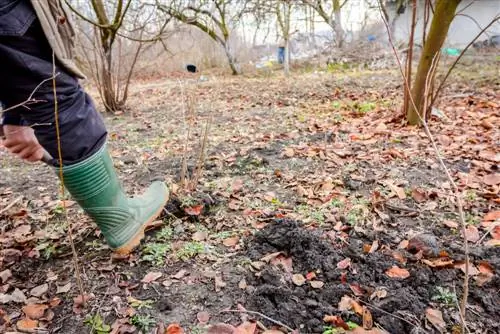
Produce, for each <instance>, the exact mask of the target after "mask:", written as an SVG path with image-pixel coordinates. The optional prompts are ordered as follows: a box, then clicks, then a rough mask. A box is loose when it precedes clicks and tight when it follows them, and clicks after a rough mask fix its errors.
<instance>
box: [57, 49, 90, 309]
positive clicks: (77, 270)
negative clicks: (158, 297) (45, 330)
mask: <svg viewBox="0 0 500 334" xmlns="http://www.w3.org/2000/svg"><path fill="white" fill-rule="evenodd" d="M55 70H56V56H55V53H54V51H52V71H53V76H52V89H53V93H54V119H55V127H56V136H57V152H58V155H59V157H58V158H59V177H60V179H61V195H62V198H64V176H63V159H62V148H61V134H60V131H59V108H58V107H59V105H58V102H57V87H56V75H55ZM62 207H63V211H64V213H65V219H66V222H67V223H68V236H69V243H70V245H71V251H72V253H73V263H74V266H75V278H76V282H77V284H78V288H79V290H80V294H81V296H82V306H83V307H85V295H84V290H83V282H82V278H81V276H80V266H79V264H78V254H77V252H76V248H75V243H74V241H73V224H71V222H70V221H69V218H68V210H67V208H66V201H62Z"/></svg>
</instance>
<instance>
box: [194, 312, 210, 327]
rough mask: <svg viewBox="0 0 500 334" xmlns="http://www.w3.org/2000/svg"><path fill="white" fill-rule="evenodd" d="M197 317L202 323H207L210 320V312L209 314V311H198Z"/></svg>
mask: <svg viewBox="0 0 500 334" xmlns="http://www.w3.org/2000/svg"><path fill="white" fill-rule="evenodd" d="M196 319H198V321H199V322H200V323H202V324H206V323H207V322H208V320H210V314H208V312H205V311H202V312H198V314H197V315H196Z"/></svg>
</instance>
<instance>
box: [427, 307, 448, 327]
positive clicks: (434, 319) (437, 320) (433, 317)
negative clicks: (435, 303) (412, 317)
mask: <svg viewBox="0 0 500 334" xmlns="http://www.w3.org/2000/svg"><path fill="white" fill-rule="evenodd" d="M425 317H426V318H427V320H429V322H430V323H431V324H433V325H434V326H435V327H436V328H437V329H438V330H439V331H441V332H442V331H444V330H445V329H446V323H445V322H444V320H443V314H442V313H441V311H439V310H435V309H432V308H430V307H429V308H427V309H426V310H425Z"/></svg>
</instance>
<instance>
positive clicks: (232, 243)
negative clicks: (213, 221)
mask: <svg viewBox="0 0 500 334" xmlns="http://www.w3.org/2000/svg"><path fill="white" fill-rule="evenodd" d="M238 241H240V237H238V236H235V237H231V238H227V239H224V241H222V243H223V244H224V246H226V247H234V246H236V245H237V244H238Z"/></svg>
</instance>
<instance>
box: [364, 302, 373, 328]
mask: <svg viewBox="0 0 500 334" xmlns="http://www.w3.org/2000/svg"><path fill="white" fill-rule="evenodd" d="M372 327H373V317H372V314H371V312H370V310H368V308H366V306H363V328H364V329H372Z"/></svg>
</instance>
